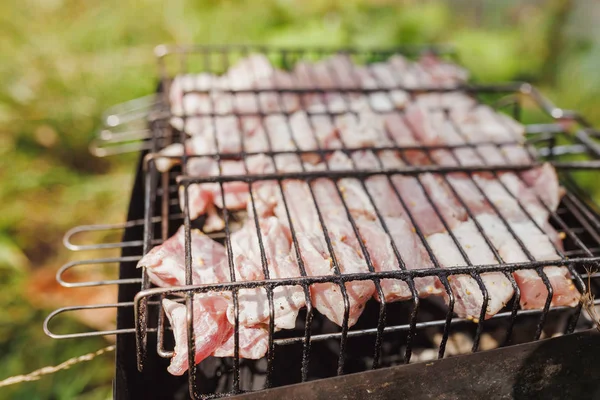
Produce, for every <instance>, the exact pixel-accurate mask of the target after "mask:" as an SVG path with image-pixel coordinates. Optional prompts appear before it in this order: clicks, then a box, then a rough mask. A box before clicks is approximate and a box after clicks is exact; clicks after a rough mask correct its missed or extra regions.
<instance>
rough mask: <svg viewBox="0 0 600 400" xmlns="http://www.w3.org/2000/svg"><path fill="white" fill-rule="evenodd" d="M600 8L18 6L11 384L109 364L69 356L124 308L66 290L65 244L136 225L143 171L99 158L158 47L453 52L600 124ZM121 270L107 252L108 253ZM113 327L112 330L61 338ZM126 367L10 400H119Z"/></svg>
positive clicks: (296, 2)
mask: <svg viewBox="0 0 600 400" xmlns="http://www.w3.org/2000/svg"><path fill="white" fill-rule="evenodd" d="M598 20H600V5H599V3H598V2H594V1H592V0H590V1H570V0H537V1H521V2H518V1H512V0H505V1H502V2H499V1H493V0H485V1H484V0H479V1H464V0H460V1H459V0H454V1H416V0H415V1H407V0H406V1H391V0H345V1H344V0H338V1H327V0H262V1H258V0H247V1H233V0H229V1H218V0H203V1H195V2H193V1H186V0H170V1H168V2H162V1H158V0H146V1H135V2H134V1H132V2H126V1H118V0H104V1H98V0H88V1H85V2H82V1H79V0H8V1H3V2H1V4H0V31H2V33H1V34H0V54H2V56H1V57H2V60H1V62H0V77H1V79H0V182H1V185H0V202H1V204H2V212H1V213H0V282H1V283H2V290H0V365H1V366H2V367H0V380H1V379H3V378H5V377H8V376H12V375H16V374H22V373H27V372H30V371H32V370H34V369H37V368H40V367H43V366H46V365H54V364H58V363H60V362H62V361H64V360H66V359H67V358H69V357H72V356H77V355H80V354H83V353H86V352H89V351H95V350H97V349H99V348H101V347H103V346H105V345H107V344H108V343H109V341H108V339H106V340H105V339H101V338H97V339H89V340H77V341H73V340H68V341H56V340H53V339H50V338H48V337H46V336H45V335H44V334H43V332H42V329H41V328H42V326H41V324H42V321H43V318H44V317H45V316H46V315H47V313H48V312H49V310H51V309H53V308H55V307H57V306H61V305H66V304H75V303H80V302H86V301H87V302H94V301H98V300H99V299H104V301H109V302H110V301H111V300H112V301H114V299H115V298H116V297H115V292H114V290H111V289H108V290H102V291H95V292H91V293H90V292H89V291H87V290H76V289H62V288H60V287H58V285H57V284H56V283H55V282H54V274H55V272H56V270H57V269H58V268H59V267H60V266H61V265H62V264H64V263H65V262H67V261H71V260H75V259H79V258H88V257H89V256H90V254H89V253H88V254H73V253H70V254H69V253H68V252H67V251H66V250H65V249H64V248H63V246H62V244H61V237H62V235H63V234H64V232H65V231H66V230H68V229H69V228H71V227H73V226H75V225H80V224H86V223H101V222H105V223H110V222H120V221H123V220H124V218H125V211H126V207H127V202H128V196H129V190H130V188H131V185H132V178H133V176H132V172H133V168H134V162H135V156H131V155H129V156H118V157H113V158H110V159H98V158H93V157H91V156H90V154H89V152H88V145H89V143H90V141H91V139H92V138H93V136H94V134H95V132H96V131H97V130H98V128H99V123H100V115H101V113H102V111H103V110H105V109H106V108H107V107H109V106H111V105H113V104H116V103H119V102H122V101H125V100H129V99H133V98H136V97H138V96H142V95H145V94H149V93H151V92H152V91H153V89H154V87H155V84H156V76H157V73H156V67H155V63H154V58H153V55H152V49H153V47H154V46H155V45H156V44H159V43H179V44H189V43H216V44H222V43H261V44H277V45H306V46H309V45H327V46H377V47H385V46H392V45H401V44H411V43H417V44H418V43H451V44H453V45H455V46H456V47H457V49H458V51H459V53H460V55H461V59H462V61H463V63H464V64H465V65H466V66H467V67H468V68H470V69H471V70H472V71H473V73H474V75H475V76H476V78H477V79H478V80H480V81H484V82H486V81H510V80H528V81H531V82H533V83H534V84H536V85H538V86H539V87H540V88H541V89H542V91H543V93H545V94H546V95H547V96H548V97H549V98H551V99H553V100H554V101H555V103H557V104H558V105H559V106H561V107H566V108H573V109H576V110H579V111H581V112H582V113H583V114H584V115H586V116H587V117H588V118H589V119H590V120H592V121H593V122H594V123H595V124H597V125H600V113H599V112H598V111H599V110H600V98H599V97H598V94H599V93H600V74H599V73H598V67H599V66H600V24H598V23H597V22H596V21H598ZM102 255H103V256H106V255H107V253H104V254H102ZM89 325H93V326H95V327H100V328H106V327H107V326H110V325H111V315H110V314H104V313H95V314H93V315H89V314H87V315H83V316H82V318H79V319H77V320H70V319H63V320H61V322H60V323H57V324H56V327H55V330H58V331H67V330H70V331H73V330H77V329H86V327H87V326H89ZM112 362H113V359H112V355H107V356H102V357H100V358H98V359H96V360H94V361H93V362H90V363H87V364H84V365H81V366H77V367H75V368H73V369H71V370H68V371H64V372H59V373H58V374H56V375H53V376H48V377H44V378H42V379H41V380H40V381H38V382H33V383H23V384H20V385H16V386H12V387H9V388H3V389H2V390H0V399H72V398H80V399H104V398H110V396H111V389H110V382H111V378H112Z"/></svg>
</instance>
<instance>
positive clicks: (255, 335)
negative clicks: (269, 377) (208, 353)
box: [213, 325, 269, 360]
mask: <svg viewBox="0 0 600 400" xmlns="http://www.w3.org/2000/svg"><path fill="white" fill-rule="evenodd" d="M238 332H239V333H238V335H239V355H240V358H245V359H248V360H258V359H259V358H262V357H264V356H265V354H267V349H268V347H269V332H268V331H267V330H266V329H265V328H264V327H261V326H243V325H240V327H239V330H238ZM234 349H235V338H234V335H233V330H231V332H230V334H229V337H228V338H227V339H226V340H225V342H223V344H221V345H220V346H219V347H218V348H217V349H216V350H215V351H214V353H213V356H215V357H234V355H235V351H234Z"/></svg>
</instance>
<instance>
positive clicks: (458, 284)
mask: <svg viewBox="0 0 600 400" xmlns="http://www.w3.org/2000/svg"><path fill="white" fill-rule="evenodd" d="M452 233H453V234H454V236H455V237H456V239H457V241H458V243H459V244H460V245H461V247H462V249H463V251H464V252H465V253H466V255H467V257H468V258H469V261H470V262H471V263H472V264H473V265H492V264H498V260H496V258H495V257H494V254H493V253H492V251H491V250H490V248H489V246H488V244H487V243H486V242H485V240H484V238H483V236H481V233H480V232H479V231H478V229H477V227H476V226H475V224H474V223H473V221H472V220H468V221H466V222H463V223H461V224H460V225H458V226H457V227H456V228H454V229H452ZM427 240H428V242H429V244H430V245H431V248H432V250H433V252H434V253H435V256H436V258H437V259H438V261H439V262H440V264H441V265H442V266H443V267H444V268H455V267H466V266H467V265H468V264H467V261H466V260H465V259H464V257H463V256H462V254H461V253H460V252H459V250H458V248H457V247H456V244H455V243H454V241H453V240H452V237H451V236H450V235H449V234H448V233H436V234H434V235H431V236H430V237H428V238H427ZM481 280H482V281H483V283H484V285H485V288H486V289H487V292H488V304H487V309H486V310H485V318H486V319H487V318H490V317H492V316H493V315H495V314H497V313H498V312H499V311H500V310H501V309H502V308H503V307H504V306H505V305H506V303H508V301H509V300H510V299H511V297H512V295H513V293H514V291H513V288H512V286H511V284H510V281H509V280H508V278H507V277H506V276H505V275H504V274H503V273H501V272H487V273H483V274H481ZM448 281H449V282H450V287H451V288H452V293H453V294H454V296H455V303H454V312H455V313H456V314H457V315H458V316H460V317H462V318H467V319H473V320H476V321H477V320H478V319H479V317H480V313H481V309H482V307H483V293H482V291H481V289H480V287H479V285H478V284H477V282H476V281H475V279H474V278H472V277H470V276H468V275H453V276H451V277H448ZM446 297H447V296H446Z"/></svg>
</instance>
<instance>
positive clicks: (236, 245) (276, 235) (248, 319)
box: [227, 217, 305, 329]
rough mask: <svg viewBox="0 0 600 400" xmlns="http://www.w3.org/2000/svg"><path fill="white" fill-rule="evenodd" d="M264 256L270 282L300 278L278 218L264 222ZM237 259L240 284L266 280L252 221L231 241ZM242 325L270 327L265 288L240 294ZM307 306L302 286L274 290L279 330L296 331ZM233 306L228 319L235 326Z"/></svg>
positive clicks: (233, 236) (262, 223)
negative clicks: (299, 313)
mask: <svg viewBox="0 0 600 400" xmlns="http://www.w3.org/2000/svg"><path fill="white" fill-rule="evenodd" d="M260 229H261V238H262V243H263V248H264V256H265V258H266V262H267V269H268V271H269V278H270V279H276V278H294V277H299V276H300V269H299V268H298V265H297V264H296V262H295V258H294V256H293V255H292V253H291V243H290V239H289V238H288V236H287V234H286V232H285V228H284V227H283V226H282V225H281V224H280V223H279V221H278V219H277V218H275V217H270V218H266V219H264V220H262V221H261V222H260ZM231 244H232V249H233V256H234V260H235V264H236V271H237V272H238V274H239V276H236V279H238V280H244V281H251V280H264V279H265V275H264V273H263V267H262V265H261V261H260V260H261V259H262V253H261V250H260V247H259V243H258V237H257V232H256V226H255V224H254V222H252V221H248V222H247V223H246V225H244V227H243V228H242V229H241V230H239V231H237V232H235V233H234V234H233V235H232V237H231ZM238 299H239V322H240V324H241V325H245V326H252V325H256V324H258V323H266V321H268V319H269V306H268V304H269V303H268V299H267V295H266V291H265V289H264V288H256V289H241V290H240V292H239V297H238ZM304 305H305V296H304V291H303V289H302V287H300V286H278V287H276V288H275V289H274V290H273V308H274V316H275V320H274V323H275V327H276V328H277V329H293V328H294V327H295V325H296V318H297V316H298V310H299V309H300V308H302V307H304ZM233 312H234V310H233V304H230V305H229V309H228V312H227V317H228V318H229V321H230V322H231V323H232V324H233V321H234V314H233Z"/></svg>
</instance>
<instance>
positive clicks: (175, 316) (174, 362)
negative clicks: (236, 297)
mask: <svg viewBox="0 0 600 400" xmlns="http://www.w3.org/2000/svg"><path fill="white" fill-rule="evenodd" d="M162 305H163V308H164V310H165V313H166V315H167V318H168V320H169V322H170V324H171V328H172V329H173V336H174V337H175V349H174V351H173V357H172V358H171V363H170V364H169V367H168V368H167V370H168V371H169V372H170V373H171V374H173V375H183V374H184V373H185V371H187V369H188V368H189V359H188V331H187V308H186V306H185V305H184V304H181V303H177V302H175V301H172V300H169V299H164V300H163V302H162ZM226 310H227V301H226V300H225V299H224V298H223V297H221V296H219V295H212V294H210V293H207V294H205V295H196V296H194V300H193V317H192V327H193V330H194V336H195V339H196V340H195V342H194V344H195V348H196V354H195V355H194V362H195V363H196V364H198V363H200V362H201V361H202V360H204V359H205V358H206V357H208V356H210V355H211V354H212V353H213V352H214V351H215V350H217V349H218V348H219V347H220V346H221V344H222V343H223V342H225V340H226V339H227V338H228V336H229V335H230V332H231V330H232V327H231V325H230V324H229V322H228V321H227V316H226Z"/></svg>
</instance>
